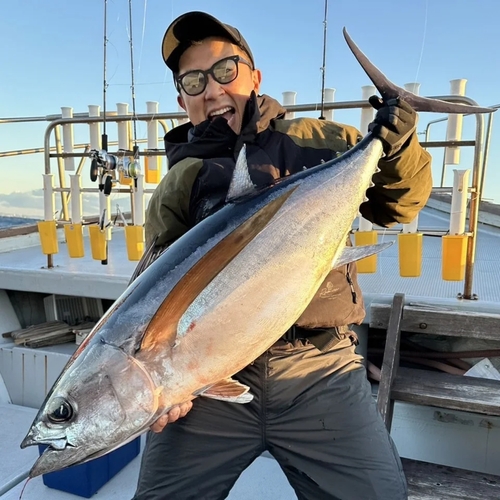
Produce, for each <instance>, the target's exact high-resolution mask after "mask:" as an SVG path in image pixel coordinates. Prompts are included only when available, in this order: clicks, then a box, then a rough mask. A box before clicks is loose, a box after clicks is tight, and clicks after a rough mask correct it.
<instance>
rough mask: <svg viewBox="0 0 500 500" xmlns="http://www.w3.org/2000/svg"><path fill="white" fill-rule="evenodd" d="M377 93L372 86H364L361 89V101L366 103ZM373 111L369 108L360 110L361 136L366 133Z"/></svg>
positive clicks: (373, 114)
mask: <svg viewBox="0 0 500 500" xmlns="http://www.w3.org/2000/svg"><path fill="white" fill-rule="evenodd" d="M376 93H377V89H376V88H375V87H374V86H373V85H365V86H364V87H361V99H362V100H363V101H368V98H369V97H370V96H372V95H374V94H376ZM374 116H375V110H374V109H373V108H372V107H371V106H370V107H369V108H361V123H360V126H359V130H360V132H361V133H362V134H363V135H366V134H367V133H368V125H370V123H371V122H372V121H373V118H374Z"/></svg>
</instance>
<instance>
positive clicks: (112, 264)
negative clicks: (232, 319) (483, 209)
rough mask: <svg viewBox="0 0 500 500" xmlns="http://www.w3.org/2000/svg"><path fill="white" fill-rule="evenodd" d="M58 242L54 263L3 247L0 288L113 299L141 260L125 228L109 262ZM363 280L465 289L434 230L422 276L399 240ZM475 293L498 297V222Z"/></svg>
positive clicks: (489, 231)
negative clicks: (73, 252)
mask: <svg viewBox="0 0 500 500" xmlns="http://www.w3.org/2000/svg"><path fill="white" fill-rule="evenodd" d="M448 220H449V219H448V216H447V214H445V213H443V212H440V211H438V210H435V209H431V208H425V209H424V210H423V211H422V212H421V214H420V218H419V227H423V228H426V229H429V228H435V229H445V228H446V227H447V225H448ZM396 239H397V238H396V236H394V235H388V234H387V235H384V234H383V233H382V234H381V235H380V236H379V242H384V241H396ZM59 247H60V248H59V253H58V254H56V255H54V265H55V267H54V268H52V269H47V267H46V265H47V259H46V257H45V256H44V255H43V254H42V253H41V251H40V248H39V247H37V246H32V247H28V248H20V249H17V250H11V251H7V252H3V253H0V289H12V290H27V291H34V292H44V293H58V294H61V293H64V294H67V295H77V296H85V297H97V298H106V299H113V300H114V299H116V298H118V297H119V295H120V294H121V293H122V292H123V290H124V289H125V288H126V286H127V283H128V280H129V278H130V276H131V274H132V272H133V270H134V268H135V266H136V264H137V263H136V262H131V261H129V260H128V259H127V255H126V247H125V240H124V233H123V231H122V230H119V229H118V230H116V231H115V232H114V234H113V238H112V240H111V241H110V243H109V259H108V264H107V265H102V264H101V262H100V261H96V260H93V259H92V258H91V256H90V248H89V242H88V240H87V239H86V240H85V251H86V255H85V257H84V258H81V259H70V258H69V256H68V254H67V249H66V245H65V244H64V243H60V245H59ZM0 252H1V247H0ZM359 281H360V284H361V287H362V290H363V292H364V293H365V294H368V295H378V294H382V295H383V294H391V295H393V294H394V293H396V292H402V293H405V294H406V295H408V296H416V297H434V298H442V299H455V298H456V297H457V294H459V293H462V292H463V289H464V284H463V282H462V281H458V282H457V281H455V282H452V281H443V280H442V279H441V238H439V237H435V236H424V244H423V264H422V275H421V276H420V277H419V278H401V277H400V276H399V268H398V245H397V243H395V244H394V245H393V246H392V247H390V248H389V249H387V250H385V251H384V252H382V253H381V254H379V256H378V267H377V272H376V273H375V274H360V276H359ZM473 293H475V294H477V295H478V297H479V300H480V301H486V302H499V303H500V229H499V228H495V227H493V226H486V225H482V224H480V229H479V233H478V243H477V252H476V262H475V266H474V281H473Z"/></svg>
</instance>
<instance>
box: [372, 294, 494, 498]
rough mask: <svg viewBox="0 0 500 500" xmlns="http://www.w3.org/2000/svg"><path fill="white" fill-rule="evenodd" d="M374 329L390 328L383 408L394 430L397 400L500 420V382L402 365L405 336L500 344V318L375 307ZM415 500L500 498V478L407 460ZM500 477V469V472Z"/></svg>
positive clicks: (400, 299)
mask: <svg viewBox="0 0 500 500" xmlns="http://www.w3.org/2000/svg"><path fill="white" fill-rule="evenodd" d="M370 312H371V319H370V327H372V328H379V329H385V330H387V338H386V344H385V349H384V356H383V361H382V369H381V374H380V384H379V390H378V398H377V407H378V410H379V411H380V413H381V415H382V418H383V420H384V422H385V424H386V426H387V428H388V430H389V431H390V430H391V424H392V417H393V412H394V402H395V401H405V402H408V403H413V404H418V405H426V406H434V407H439V408H445V409H450V410H461V411H467V412H472V413H478V414H484V415H492V416H500V381H499V380H489V379H482V378H475V377H464V376H460V375H451V374H448V373H439V372H436V371H431V370H427V369H415V368H405V367H400V366H399V362H400V345H401V332H410V333H428V334H435V335H445V336H452V337H467V338H475V339H488V340H499V338H500V314H499V315H497V314H488V313H484V314H483V313H476V312H468V311H453V310H446V309H444V308H433V307H431V306H419V305H417V306H413V305H405V297H404V295H403V294H396V295H395V296H394V299H393V302H392V305H390V304H375V303H373V304H372V305H371V310H370ZM403 467H404V470H405V473H406V477H407V481H408V488H409V494H410V496H409V498H410V499H412V500H431V499H432V500H447V499H450V500H451V499H465V498H466V499H468V500H475V499H500V476H498V477H497V476H493V475H490V474H482V473H478V472H472V471H467V470H463V469H457V468H454V467H445V466H441V465H436V464H430V463H426V462H419V461H415V460H406V459H403ZM499 474H500V471H499Z"/></svg>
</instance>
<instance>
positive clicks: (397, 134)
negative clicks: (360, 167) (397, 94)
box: [368, 95, 417, 157]
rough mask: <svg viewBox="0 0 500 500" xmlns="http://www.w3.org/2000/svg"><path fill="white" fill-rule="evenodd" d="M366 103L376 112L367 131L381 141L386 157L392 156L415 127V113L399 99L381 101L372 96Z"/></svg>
mask: <svg viewBox="0 0 500 500" xmlns="http://www.w3.org/2000/svg"><path fill="white" fill-rule="evenodd" d="M368 102H369V103H370V104H371V105H372V106H373V107H374V108H375V109H376V110H377V114H376V115H375V119H374V120H373V122H372V123H370V125H368V130H369V131H370V132H371V133H372V134H373V135H374V136H375V137H377V138H379V139H380V140H381V141H382V144H383V149H384V153H385V154H386V156H387V157H391V156H394V155H395V154H396V153H397V152H398V151H399V150H400V149H401V147H402V146H403V145H404V144H405V143H406V141H407V140H408V139H409V137H410V135H411V134H412V133H413V132H414V131H415V129H416V127H417V113H416V112H415V110H414V109H413V108H412V107H411V106H410V105H409V104H408V103H406V102H405V101H402V100H401V99H399V98H396V99H389V100H388V101H387V102H384V101H382V99H380V97H378V96H376V95H372V96H371V97H370V98H369V99H368Z"/></svg>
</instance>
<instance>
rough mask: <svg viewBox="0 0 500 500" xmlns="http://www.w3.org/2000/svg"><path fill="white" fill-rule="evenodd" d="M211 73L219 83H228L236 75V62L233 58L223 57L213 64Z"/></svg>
mask: <svg viewBox="0 0 500 500" xmlns="http://www.w3.org/2000/svg"><path fill="white" fill-rule="evenodd" d="M213 75H214V78H215V80H217V81H218V82H219V83H230V82H232V81H233V80H235V79H236V77H237V76H238V63H237V62H236V61H235V60H234V59H223V60H222V61H219V62H218V63H216V64H214V66H213Z"/></svg>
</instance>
